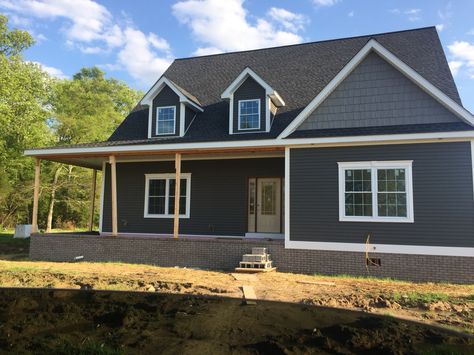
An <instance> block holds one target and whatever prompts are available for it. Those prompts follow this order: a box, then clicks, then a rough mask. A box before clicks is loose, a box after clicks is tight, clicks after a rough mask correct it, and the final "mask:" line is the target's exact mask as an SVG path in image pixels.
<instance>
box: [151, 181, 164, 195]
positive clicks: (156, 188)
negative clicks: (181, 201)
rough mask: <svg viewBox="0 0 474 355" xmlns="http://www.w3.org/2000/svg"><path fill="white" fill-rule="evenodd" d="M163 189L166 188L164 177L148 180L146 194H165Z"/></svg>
mask: <svg viewBox="0 0 474 355" xmlns="http://www.w3.org/2000/svg"><path fill="white" fill-rule="evenodd" d="M165 189H166V180H164V179H160V180H150V181H149V189H148V195H149V196H165Z"/></svg>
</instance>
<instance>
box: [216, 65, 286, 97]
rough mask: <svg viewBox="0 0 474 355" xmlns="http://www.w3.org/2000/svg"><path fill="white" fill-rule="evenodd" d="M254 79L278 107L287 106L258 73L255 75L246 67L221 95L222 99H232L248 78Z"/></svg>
mask: <svg viewBox="0 0 474 355" xmlns="http://www.w3.org/2000/svg"><path fill="white" fill-rule="evenodd" d="M248 77H251V78H252V79H254V80H255V81H256V82H257V83H258V84H259V85H260V86H261V87H263V88H264V89H265V93H266V95H268V96H270V97H271V98H272V100H274V102H275V104H276V106H285V102H284V101H283V99H282V98H281V96H280V95H279V94H278V93H277V92H276V91H275V90H274V89H273V88H272V87H271V86H270V85H268V84H267V83H266V82H265V80H263V79H262V78H261V77H260V76H258V74H257V73H255V72H254V71H253V70H252V69H250V68H249V67H246V68H245V69H244V70H243V71H242V72H241V73H240V74H239V75H238V76H237V78H235V80H234V81H233V82H232V83H231V84H230V85H229V86H228V87H227V88H226V89H225V90H224V92H223V93H222V94H221V98H222V99H230V98H231V96H233V94H234V92H235V91H236V90H237V89H238V88H239V87H240V85H242V83H243V82H244V81H245V80H246V79H247V78H248Z"/></svg>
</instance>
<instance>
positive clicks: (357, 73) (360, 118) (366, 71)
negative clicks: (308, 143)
mask: <svg viewBox="0 0 474 355" xmlns="http://www.w3.org/2000/svg"><path fill="white" fill-rule="evenodd" d="M459 121H460V120H459V118H457V117H456V116H455V115H453V114H452V113H451V112H449V111H448V110H447V109H446V108H444V107H443V106H442V105H441V104H440V103H439V102H437V101H436V100H435V99H433V98H432V97H431V96H430V95H428V94H427V93H426V92H424V91H423V90H422V89H420V88H419V87H418V86H417V85H415V84H414V83H413V82H412V81H410V80H409V79H408V78H407V77H406V76H404V75H403V74H402V73H400V72H399V71H398V70H397V69H395V68H394V67H393V66H392V65H390V64H389V63H387V62H386V61H385V60H384V59H382V58H381V57H380V56H379V55H377V54H375V53H370V54H369V55H368V56H367V58H366V59H364V60H363V61H362V63H360V65H359V66H358V67H357V68H355V69H354V71H353V72H352V73H351V74H350V75H349V76H348V77H347V78H346V79H345V80H344V81H343V82H342V83H341V84H340V85H339V86H338V87H337V88H336V89H335V90H334V92H333V93H332V94H331V95H329V97H328V98H327V99H326V100H325V101H324V102H323V103H322V104H321V105H320V106H319V107H318V108H317V109H316V110H315V111H314V112H313V113H312V114H311V115H310V116H309V117H308V118H307V119H306V120H305V121H304V122H303V123H302V124H301V126H300V127H299V128H298V130H313V129H332V128H348V127H374V126H393V125H409V124H426V123H444V122H459Z"/></svg>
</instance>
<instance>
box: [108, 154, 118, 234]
mask: <svg viewBox="0 0 474 355" xmlns="http://www.w3.org/2000/svg"><path fill="white" fill-rule="evenodd" d="M109 162H110V171H111V180H112V181H111V188H112V194H111V195H112V235H113V236H114V237H116V236H117V167H116V161H115V156H114V155H111V156H110V157H109Z"/></svg>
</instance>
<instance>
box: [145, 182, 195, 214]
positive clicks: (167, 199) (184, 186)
mask: <svg viewBox="0 0 474 355" xmlns="http://www.w3.org/2000/svg"><path fill="white" fill-rule="evenodd" d="M175 188H176V179H175V174H146V175H145V214H144V216H145V217H147V218H172V217H174V204H175ZM179 195H180V196H179V216H180V217H182V218H189V210H190V206H191V174H181V185H180V191H179Z"/></svg>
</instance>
